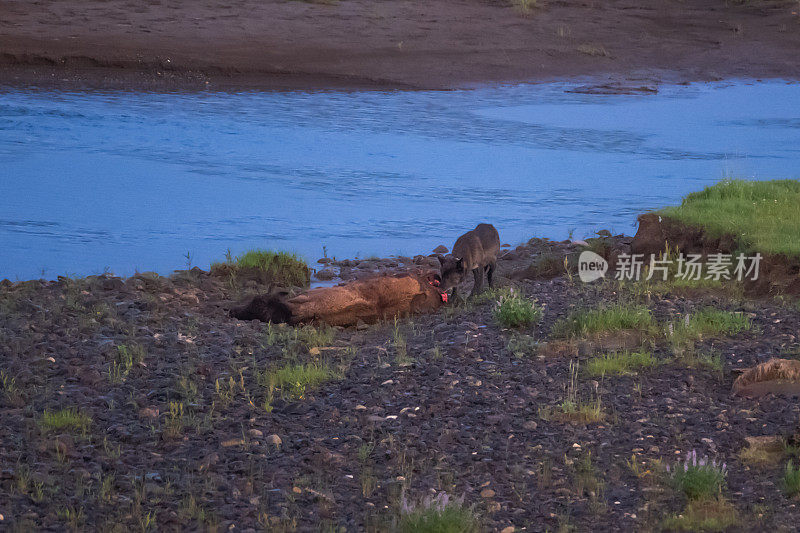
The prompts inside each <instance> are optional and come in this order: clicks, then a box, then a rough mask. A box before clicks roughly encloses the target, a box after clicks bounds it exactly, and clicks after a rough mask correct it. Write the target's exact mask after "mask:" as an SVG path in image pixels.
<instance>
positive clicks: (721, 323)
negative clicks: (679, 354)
mask: <svg viewBox="0 0 800 533" xmlns="http://www.w3.org/2000/svg"><path fill="white" fill-rule="evenodd" d="M670 325H671V327H670V326H667V328H668V334H669V335H670V336H674V337H676V338H678V339H698V338H700V337H707V336H713V335H735V334H737V333H739V332H741V331H746V330H749V329H750V328H751V327H752V323H751V322H750V317H748V316H746V315H744V314H742V313H732V312H730V311H720V310H719V309H714V308H711V307H706V308H703V309H700V310H699V311H697V312H696V313H692V314H688V315H685V316H684V318H683V320H680V321H677V322H672V323H670Z"/></svg>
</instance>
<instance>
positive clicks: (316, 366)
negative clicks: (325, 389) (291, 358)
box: [259, 363, 336, 399]
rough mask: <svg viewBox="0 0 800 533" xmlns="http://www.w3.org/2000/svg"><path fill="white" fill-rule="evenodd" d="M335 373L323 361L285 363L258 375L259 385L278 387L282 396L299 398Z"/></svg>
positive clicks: (333, 376)
mask: <svg viewBox="0 0 800 533" xmlns="http://www.w3.org/2000/svg"><path fill="white" fill-rule="evenodd" d="M335 377H336V376H335V373H334V372H333V370H331V369H330V367H328V365H326V364H324V363H307V364H286V365H284V366H282V367H279V368H277V369H274V370H267V371H266V372H264V373H263V374H262V375H261V376H260V377H259V381H260V382H261V385H263V386H265V387H267V388H270V389H272V388H277V389H280V391H281V394H282V395H283V396H284V397H287V398H290V399H301V398H303V397H304V396H305V394H306V392H307V391H309V390H312V389H315V388H317V387H318V386H320V385H321V384H323V383H325V382H326V381H330V380H332V379H334V378H335Z"/></svg>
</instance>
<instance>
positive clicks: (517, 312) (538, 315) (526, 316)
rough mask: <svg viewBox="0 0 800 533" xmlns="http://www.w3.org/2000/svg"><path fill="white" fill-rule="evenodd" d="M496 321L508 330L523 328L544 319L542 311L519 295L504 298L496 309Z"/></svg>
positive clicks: (513, 294)
mask: <svg viewBox="0 0 800 533" xmlns="http://www.w3.org/2000/svg"><path fill="white" fill-rule="evenodd" d="M493 314H494V319H495V320H496V321H497V322H498V323H499V324H500V325H501V326H503V327H506V328H521V327H525V326H530V325H531V324H535V323H537V322H539V321H540V320H541V319H542V314H543V313H542V310H541V308H539V307H536V304H535V303H534V302H532V301H531V300H529V299H527V298H525V297H524V296H521V295H520V294H518V293H512V294H510V295H508V296H503V297H502V298H501V299H500V300H499V301H498V302H497V305H496V306H495V308H494V313H493Z"/></svg>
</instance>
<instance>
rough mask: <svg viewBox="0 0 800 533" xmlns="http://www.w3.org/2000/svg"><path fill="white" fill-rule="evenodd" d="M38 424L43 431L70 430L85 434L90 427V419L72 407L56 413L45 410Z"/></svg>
mask: <svg viewBox="0 0 800 533" xmlns="http://www.w3.org/2000/svg"><path fill="white" fill-rule="evenodd" d="M39 424H40V425H41V427H42V429H44V430H45V431H63V430H70V431H79V432H81V433H86V431H87V430H88V429H89V427H90V426H91V425H92V417H90V416H89V415H88V414H86V413H83V412H81V411H78V410H77V409H75V408H73V407H68V408H66V409H59V410H58V411H50V410H48V409H45V411H44V413H42V417H41V419H40V420H39Z"/></svg>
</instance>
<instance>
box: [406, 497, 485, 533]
mask: <svg viewBox="0 0 800 533" xmlns="http://www.w3.org/2000/svg"><path fill="white" fill-rule="evenodd" d="M461 500H462V499H461V498H460V499H456V500H451V499H450V497H449V496H448V495H447V494H446V493H444V492H440V493H439V494H437V495H436V496H435V497H430V496H428V497H427V498H425V499H424V500H423V501H422V502H421V503H420V504H418V505H412V504H409V503H408V501H406V499H405V497H403V500H402V507H401V516H400V522H399V524H398V527H397V529H398V531H401V532H403V533H477V532H478V531H480V530H481V527H480V522H479V520H478V518H477V516H475V514H474V513H473V512H472V509H469V508H468V507H464V506H463V502H462V501H461Z"/></svg>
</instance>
